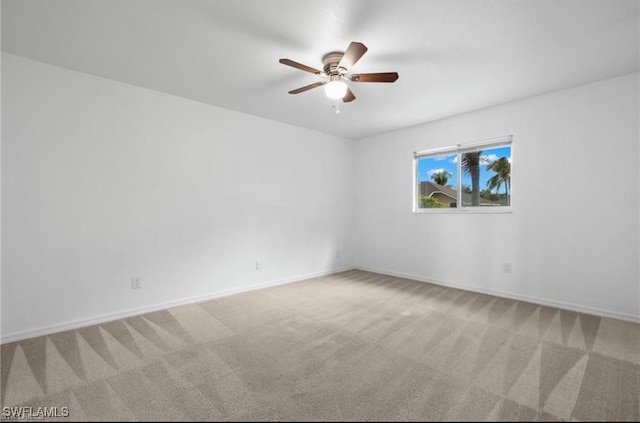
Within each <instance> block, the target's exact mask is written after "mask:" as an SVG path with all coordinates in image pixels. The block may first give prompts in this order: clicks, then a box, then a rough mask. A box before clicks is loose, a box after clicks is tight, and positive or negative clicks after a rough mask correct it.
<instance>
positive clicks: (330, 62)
mask: <svg viewBox="0 0 640 423" xmlns="http://www.w3.org/2000/svg"><path fill="white" fill-rule="evenodd" d="M366 52H367V47H366V46H365V45H364V44H362V43H358V42H355V41H354V42H352V43H351V44H349V47H347V50H346V51H345V52H341V51H333V52H330V53H327V54H325V55H324V56H322V62H323V65H324V67H323V69H324V71H320V70H318V69H314V68H312V67H310V66H306V65H303V64H301V63H298V62H294V61H293V60H289V59H280V60H279V62H280V63H282V64H283V65H287V66H291V67H294V68H296V69H300V70H303V71H305V72H309V73H313V74H315V75H319V76H322V77H324V78H325V80H323V81H318V82H314V83H313V84H309V85H305V86H304V87H300V88H297V89H295V90H292V91H289V94H300V93H303V92H305V91H308V90H311V89H313V88H317V87H321V86H323V85H324V88H325V94H326V95H327V97H329V98H331V99H334V100H339V99H342V101H344V102H345V103H348V102H350V101H353V100H355V99H356V96H355V95H353V92H352V91H351V89H350V88H349V86H348V85H347V83H346V82H345V81H351V82H395V81H396V80H397V79H398V73H397V72H381V73H358V74H349V72H350V71H351V68H352V67H353V65H355V64H356V62H357V61H358V60H360V58H361V57H362V56H363V55H364V54H365V53H366Z"/></svg>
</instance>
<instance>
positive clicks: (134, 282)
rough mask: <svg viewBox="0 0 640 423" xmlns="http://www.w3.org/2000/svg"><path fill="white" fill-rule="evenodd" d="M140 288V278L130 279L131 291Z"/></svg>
mask: <svg viewBox="0 0 640 423" xmlns="http://www.w3.org/2000/svg"><path fill="white" fill-rule="evenodd" d="M140 288H142V278H141V277H140V276H134V277H132V278H131V289H140Z"/></svg>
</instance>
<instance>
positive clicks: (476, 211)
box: [413, 207, 513, 214]
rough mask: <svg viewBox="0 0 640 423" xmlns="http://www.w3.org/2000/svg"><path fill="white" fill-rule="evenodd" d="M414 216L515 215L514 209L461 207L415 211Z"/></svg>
mask: <svg viewBox="0 0 640 423" xmlns="http://www.w3.org/2000/svg"><path fill="white" fill-rule="evenodd" d="M413 213H414V214H513V207H499V210H498V207H460V208H433V209H417V210H413Z"/></svg>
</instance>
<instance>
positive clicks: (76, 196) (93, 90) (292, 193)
mask: <svg viewBox="0 0 640 423" xmlns="http://www.w3.org/2000/svg"><path fill="white" fill-rule="evenodd" d="M2 57H3V61H2V88H3V90H2V101H3V103H4V106H5V107H4V108H3V115H2V121H3V123H4V126H3V128H2V138H3V139H2V148H3V154H2V228H3V232H2V244H3V249H2V262H3V267H2V313H1V314H2V340H3V341H5V342H6V341H9V340H12V339H18V338H22V337H25V336H32V335H35V334H39V333H45V332H48V331H52V330H59V329H61V328H65V327H73V326H76V325H78V324H82V323H87V322H91V321H96V320H101V319H105V318H109V317H115V316H119V315H122V314H127V313H131V312H133V311H136V310H138V311H139V310H144V309H149V308H155V307H158V306H161V305H163V304H168V303H175V302H180V301H181V300H188V299H193V298H194V297H203V296H209V295H212V294H215V293H220V292H223V291H229V290H231V291H233V290H238V289H243V288H246V287H250V286H254V285H256V284H262V283H271V282H278V281H287V280H294V279H298V278H304V277H306V276H309V275H316V274H321V273H324V272H330V271H333V270H336V269H340V268H344V267H345V266H348V265H350V264H351V261H352V260H351V247H350V242H351V241H350V240H351V238H352V237H351V234H350V232H349V231H350V222H351V216H350V215H351V213H352V212H351V209H350V207H351V205H352V202H351V201H352V193H351V186H352V185H351V183H350V181H352V169H351V165H352V163H351V158H352V154H351V149H352V142H351V141H349V140H345V139H341V138H337V137H331V136H328V135H324V134H320V133H317V132H313V131H309V130H304V129H300V128H296V127H292V126H288V125H285V124H281V123H276V122H273V121H269V120H265V119H261V118H257V117H254V116H249V115H245V114H241V113H237V112H233V111H229V110H225V109H220V108H216V107H212V106H208V105H204V104H201V103H197V102H193V101H189V100H185V99H181V98H178V97H174V96H171V95H167V94H162V93H158V92H153V91H150V90H145V89H141V88H137V87H133V86H130V85H126V84H122V83H118V82H114V81H110V80H106V79H101V78H97V77H93V76H90V75H86V74H82V73H78V72H73V71H69V70H65V69H62V68H57V67H53V66H49V65H46V64H43V63H39V62H34V61H31V60H27V59H24V58H21V57H18V56H13V55H9V54H3V56H2ZM336 253H339V257H337V254H336ZM256 260H260V261H261V262H262V264H263V268H262V270H259V271H258V270H256V268H255V261H256ZM132 276H140V277H141V278H142V289H140V290H131V288H130V279H131V277H132Z"/></svg>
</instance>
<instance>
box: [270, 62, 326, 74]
mask: <svg viewBox="0 0 640 423" xmlns="http://www.w3.org/2000/svg"><path fill="white" fill-rule="evenodd" d="M278 61H279V62H280V63H282V64H283V65H287V66H291V67H292V68H296V69H300V70H303V71H305V72H309V73H315V74H316V75H319V74H321V73H322V71H319V70H318V69H314V68H312V67H310V66H307V65H303V64H302V63H298V62H294V61H293V60H289V59H280V60H278Z"/></svg>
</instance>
